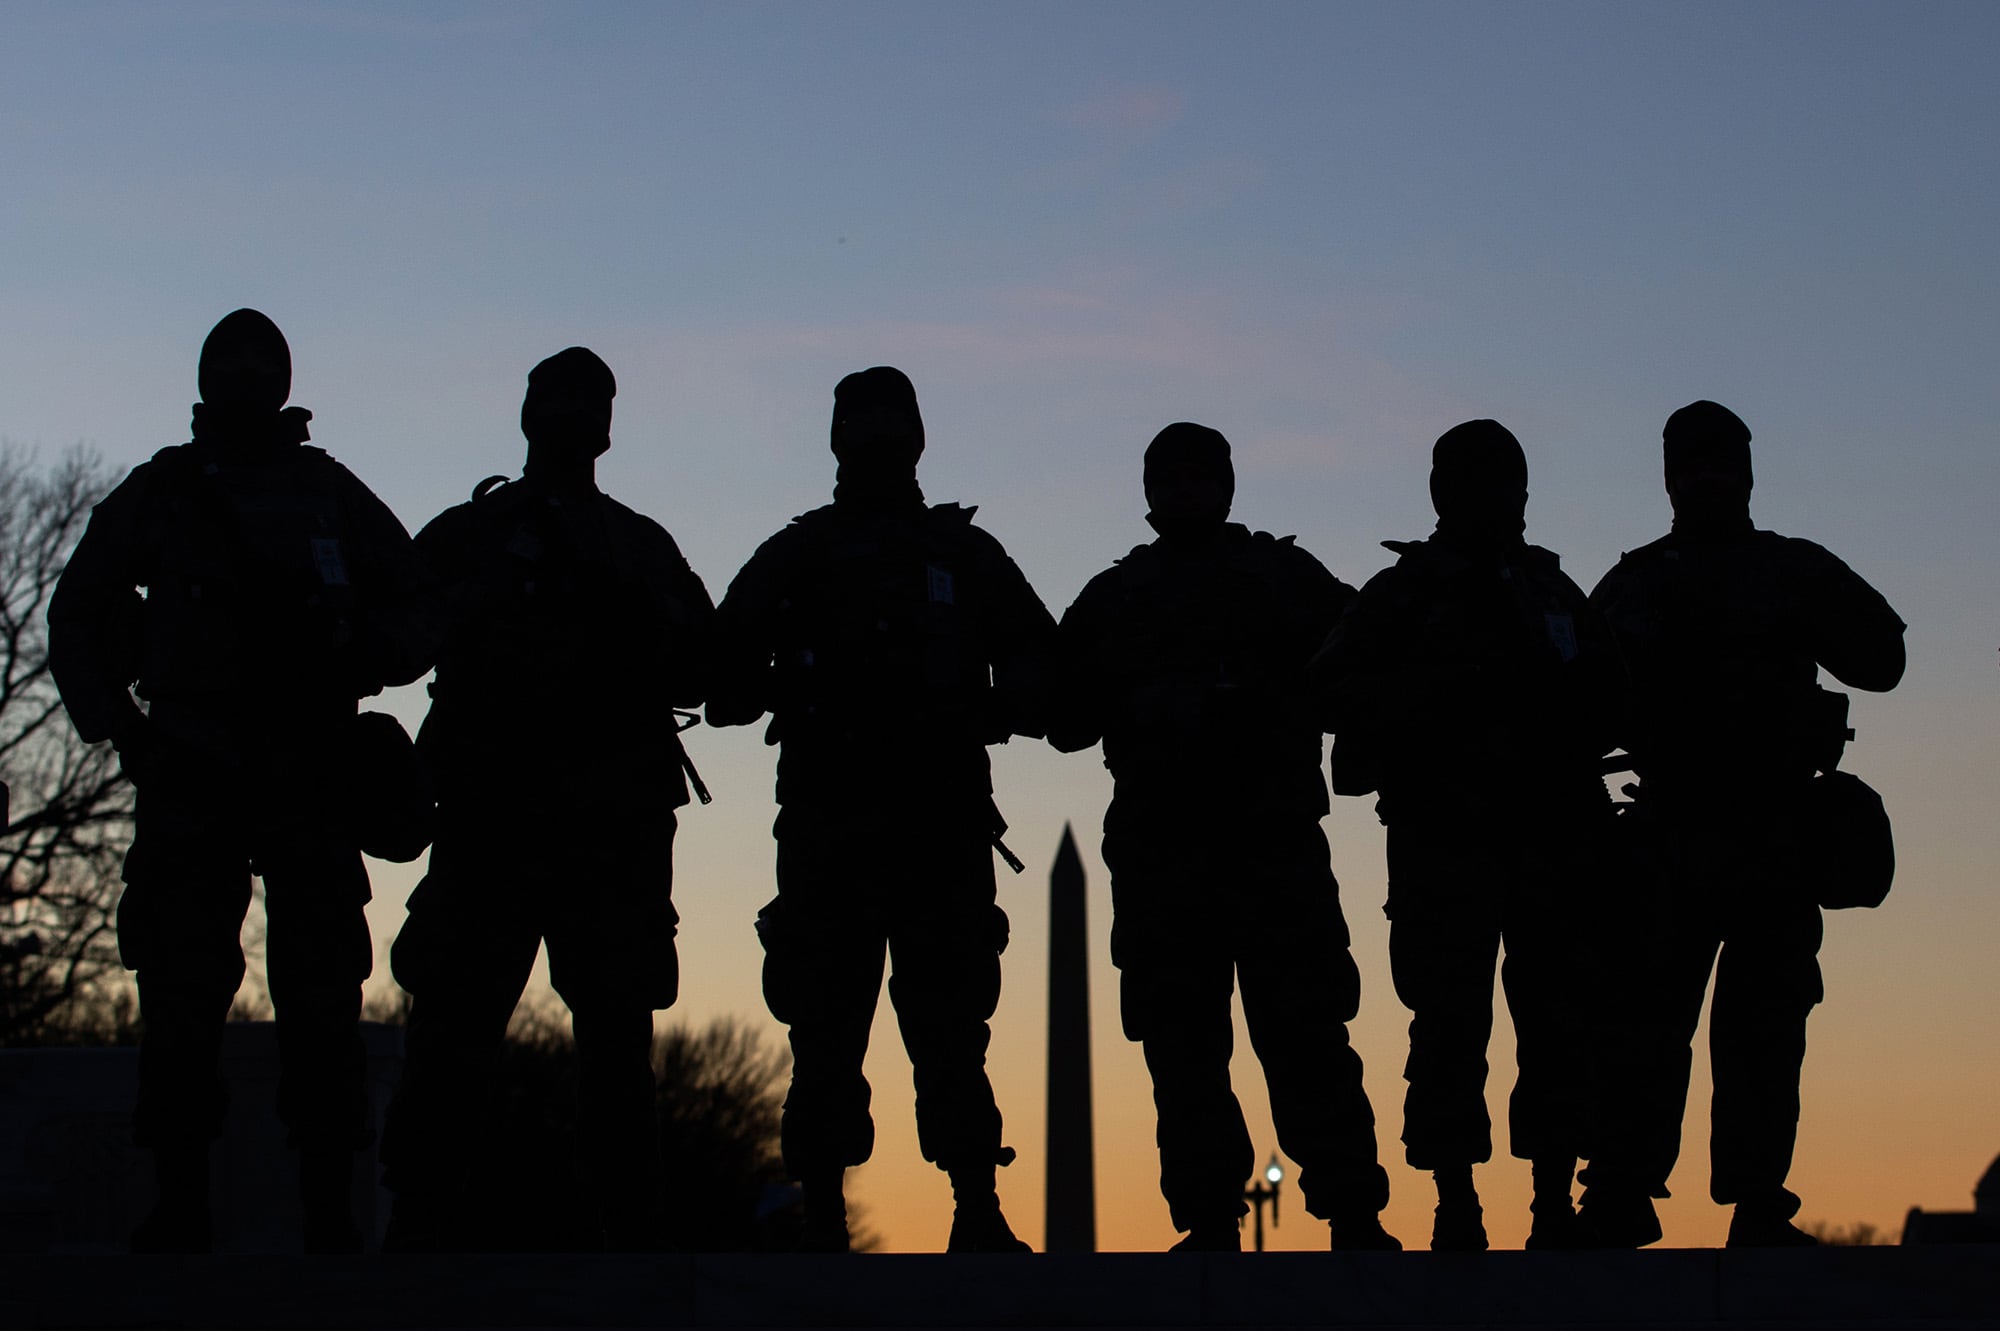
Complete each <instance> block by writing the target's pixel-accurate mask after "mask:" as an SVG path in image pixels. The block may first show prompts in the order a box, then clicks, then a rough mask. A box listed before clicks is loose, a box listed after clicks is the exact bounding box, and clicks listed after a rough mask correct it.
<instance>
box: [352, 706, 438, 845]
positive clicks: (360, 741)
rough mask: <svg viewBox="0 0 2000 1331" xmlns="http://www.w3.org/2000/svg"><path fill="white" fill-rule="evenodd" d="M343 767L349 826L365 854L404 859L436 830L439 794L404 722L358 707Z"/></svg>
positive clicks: (428, 842)
mask: <svg viewBox="0 0 2000 1331" xmlns="http://www.w3.org/2000/svg"><path fill="white" fill-rule="evenodd" d="M346 758H347V764H346V770H345V772H344V773H343V782H342V784H343V787H344V789H345V793H346V800H345V802H346V806H347V808H346V812H347V826H348V831H349V832H350V833H351V834H352V836H353V837H354V842H355V844H356V845H357V846H359V847H360V848H361V851H362V853H363V854H366V855H371V856H373V857H374V858H376V859H378V860H389V861H391V862H392V863H396V864H408V863H409V862H410V861H411V860H414V859H416V858H417V856H419V855H421V854H423V853H424V851H425V850H427V849H429V847H430V844H431V838H432V837H433V836H434V835H435V833H436V831H437V797H436V795H435V793H434V792H433V790H432V787H431V779H430V774H429V773H428V772H426V771H425V770H424V765H423V763H422V761H420V760H419V759H418V757H417V746H416V745H414V744H412V743H411V742H410V736H409V734H408V732H406V731H405V730H404V729H403V724H402V722H400V721H398V720H397V719H396V718H395V717H393V716H390V715H389V714H388V713H387V712H361V713H358V714H357V715H356V716H355V718H354V722H353V725H352V727H351V728H350V729H349V731H348V745H347V754H346Z"/></svg>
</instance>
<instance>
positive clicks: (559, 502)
mask: <svg viewBox="0 0 2000 1331" xmlns="http://www.w3.org/2000/svg"><path fill="white" fill-rule="evenodd" d="M616 392H617V384H616V381H615V380H614V379H613V377H612V374H611V370H610V368H609V367H608V366H606V365H605V363H604V362H603V361H602V360H600V359H599V358H598V357H597V356H596V355H595V354H594V353H592V352H590V351H588V350H586V349H584V348H582V347H571V348H569V349H568V350H566V351H561V352H558V353H557V354H556V355H554V356H551V357H549V358H548V359H547V360H545V361H543V362H541V363H540V364H539V365H537V366H535V368H534V369H533V370H532V371H530V372H529V375H528V391H527V395H526V397H525V399H524V400H523V402H522V404H521V432H522V433H523V434H524V435H526V436H527V440H528V457H527V463H526V466H525V467H524V468H523V470H522V475H521V478H520V479H519V480H516V481H503V480H502V479H501V478H499V477H494V478H492V479H490V480H488V481H485V482H482V483H481V484H480V485H479V487H478V488H477V490H475V491H474V495H473V498H472V500H471V502H469V503H465V504H460V505H458V506H457V507H455V508H450V509H447V510H446V511H445V512H443V513H441V514H439V515H438V517H437V518H435V519H434V520H433V521H432V522H431V523H430V524H429V525H428V526H426V527H425V528H424V529H423V530H422V531H421V532H419V533H418V535H417V548H418V551H419V552H420V553H421V554H422V555H423V556H424V558H425V561H426V564H427V565H428V567H429V570H430V572H431V575H432V576H433V578H434V579H435V580H436V582H437V583H438V585H439V588H440V592H441V595H442V598H443V604H444V606H445V611H444V629H445V632H444V643H443V647H442V650H441V652H440V654H439V658H438V668H437V678H436V680H435V682H433V683H432V685H431V696H432V703H431V711H430V715H429V717H428V718H427V719H426V720H425V722H424V727H423V730H422V732H421V734H420V735H419V737H418V743H419V747H420V749H421V750H422V752H423V755H424V757H425V759H426V762H427V764H428V766H429V768H430V770H431V772H432V774H433V778H434V780H435V782H436V787H437V795H438V816H439V827H438V833H437V844H436V846H435V848H434V849H433V850H432V852H431V859H430V872H429V873H428V875H427V876H426V877H425V878H424V880H423V882H421V883H420V884H418V886H417V889H416V891H415V892H414V893H413V894H412V895H411V898H410V906H409V910H410V914H409V918H408V920H407V921H406V922H405V924H404V926H403V930H402V932H401V933H400V934H399V935H398V936H397V939H396V943H395V948H394V951H393V953H392V962H393V966H394V970H395V975H396V980H397V982H398V983H399V984H401V985H402V986H403V988H404V989H406V990H408V991H409V993H410V994H411V995H412V998H413V1003H412V1006H411V1009H410V1025H409V1062H408V1065H407V1068H406V1070H405V1072H404V1074H403V1081H402V1084H401V1087H400V1089H399V1093H398V1097H397V1101H396V1104H395V1107H394V1109H393V1110H392V1112H391V1115H390V1122H389V1129H388V1134H387V1138H386V1140H385V1142H384V1144H383V1154H384V1161H385V1164H386V1166H387V1169H386V1178H387V1181H388V1182H389V1185H390V1186H391V1188H392V1189H393V1190H394V1191H395V1193H396V1209H395V1218H394V1223H393V1226H392V1229H391V1235H390V1237H391V1241H392V1243H393V1244H394V1245H395V1246H397V1247H402V1248H406V1249H422V1248H433V1249H435V1248H482V1247H495V1246H504V1245H505V1243H506V1242H507V1239H506V1237H505V1231H506V1230H507V1228H508V1227H509V1224H510V1219H509V1217H510V1207H509V1198H508V1193H509V1192H510V1188H509V1183H510V1180H511V1179H512V1178H513V1177H514V1176H515V1175H517V1174H518V1173H519V1172H521V1171H524V1170H530V1169H538V1168H544V1167H546V1164H547V1162H543V1161H534V1160H528V1159H524V1158H521V1157H520V1156H519V1154H518V1153H517V1152H516V1151H514V1149H513V1147H512V1145H511V1144H510V1143H508V1142H504V1141H497V1140H494V1139H493V1134H492V1114H491V1104H492V1100H493V1097H494V1096H495V1095H496V1094H497V1093H498V1085H499V1063H500V1058H501V1053H502V1046H503V1040H504V1037H505V1035H506V1030H507V1022H508V1018H509V1017H510V1015H511V1014H512V1013H513V1011H514V1007H515V1004H516V1002H517V1001H518V1000H519V999H520V997H521V993H522V990H523V988H524V987H525V986H526V984H527V982H528V976H529V972H530V970H531V969H532V968H533V966H534V963H535V955H536V952H537V950H538V948H540V947H541V945H542V944H544V943H546V944H547V946H548V955H549V979H550V983H551V984H552V985H553V987H554V988H555V991H556V993H557V994H558V995H560V996H561V997H562V999H563V1001H564V1002H565V1003H566V1004H568V1006H569V1009H570V1017H571V1023H572V1029H573V1031H574V1034H575V1039H576V1050H577V1106H578V1131H577V1141H578V1147H579V1150H578V1161H579V1165H580V1168H581V1171H582V1174H583V1184H584V1191H585V1194H586V1197H587V1205H588V1211H589V1213H588V1214H587V1215H585V1216H584V1217H582V1220H581V1224H582V1226H583V1229H584V1233H583V1234H582V1236H581V1239H582V1241H583V1242H584V1243H586V1244H587V1245H590V1246H609V1247H613V1248H621V1249H632V1248H646V1247H651V1246H654V1245H655V1243H656V1242H657V1240H658V1230H657V1225H658V1221H659V1215H658V1210H657V1200H658V1199H657V1178H656V1173H657V1157H658V1131H657V1128H656V1126H655V1123H654V1114H653V1107H654V1098H655V1087H654V1077H653V1065H652V1047H653V1013H654V1012H655V1011H658V1010H660V1009H663V1008H667V1007H670V1006H672V1004H673V1002H674V999H675V997H676V995H677V993H678V989H679V965H678V960H677V956H676V953H675V944H674V937H675V932H676V925H677V922H678V919H679V917H678V916H677V914H676V913H675V911H674V905H673V841H674V831H675V827H676V814H675V810H676V809H678V808H679V807H680V806H682V805H684V804H686V803H687V802H688V780H687V778H686V776H685V775H684V765H685V752H684V750H683V748H682V745H681V740H680V737H679V735H678V733H677V721H676V717H675V713H674V711H673V710H672V709H673V708H674V707H677V706H678V707H695V706H698V705H699V704H700V703H701V702H702V700H703V698H704V696H705V692H706V687H707V684H706V681H707V677H708V669H709V661H710V658H711V654H712V645H713V644H712V638H713V623H714V613H715V612H714V609H713V607H712V606H711V604H710V602H709V599H708V593H707V591H706V590H704V589H703V587H702V584H701V580H700V579H699V578H697V577H696V576H695V574H694V572H693V571H692V570H691V569H690V568H689V567H688V563H687V560H686V559H684V558H683V557H682V555H681V552H680V549H679V547H678V546H676V545H675V543H674V539H673V537H671V536H669V535H668V534H667V532H666V530H665V529H664V528H662V527H661V526H660V524H659V523H657V522H655V521H653V520H652V519H651V518H648V517H645V516H644V515H642V514H640V513H637V512H634V511H633V510H632V509H630V508H627V507H626V506H625V505H623V504H621V503H619V502H618V501H617V500H615V499H613V498H611V497H610V496H609V495H607V494H605V493H604V492H603V491H602V490H600V489H599V488H598V486H597V479H596V459H597V458H598V457H599V456H600V455H602V454H603V453H604V452H605V450H607V449H608V448H609V447H610V446H611V404H612V398H613V396H614V395H615V394H616Z"/></svg>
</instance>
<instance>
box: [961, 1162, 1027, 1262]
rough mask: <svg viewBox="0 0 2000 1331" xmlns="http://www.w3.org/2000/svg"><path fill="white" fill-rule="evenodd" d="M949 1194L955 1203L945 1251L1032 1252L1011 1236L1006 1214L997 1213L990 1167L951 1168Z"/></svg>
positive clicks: (996, 1196) (996, 1197) (996, 1194)
mask: <svg viewBox="0 0 2000 1331" xmlns="http://www.w3.org/2000/svg"><path fill="white" fill-rule="evenodd" d="M950 1172H951V1195H952V1200H953V1201H954V1202H955V1203H956V1207H955V1209H954V1210H953V1211H952V1216H951V1237H950V1238H949V1239H947V1240H946V1241H945V1246H944V1250H945V1251H946V1252H1033V1251H1034V1249H1033V1248H1031V1247H1029V1246H1028V1245H1027V1244H1026V1243H1024V1242H1023V1241H1022V1240H1020V1239H1018V1238H1016V1237H1014V1231H1013V1230H1012V1229H1010V1228H1008V1226H1007V1217H1006V1216H1004V1215H1002V1214H1000V1195H999V1193H998V1192H997V1191H996V1190H995V1188H994V1185H993V1166H992V1165H986V1166H983V1167H981V1168H977V1169H954V1170H952V1171H950Z"/></svg>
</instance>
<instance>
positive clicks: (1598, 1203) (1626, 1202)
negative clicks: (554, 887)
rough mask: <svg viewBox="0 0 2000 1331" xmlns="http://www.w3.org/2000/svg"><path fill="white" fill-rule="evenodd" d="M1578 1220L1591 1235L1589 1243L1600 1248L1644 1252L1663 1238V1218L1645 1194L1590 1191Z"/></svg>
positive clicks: (1595, 1188) (1595, 1187) (1601, 1189)
mask: <svg viewBox="0 0 2000 1331" xmlns="http://www.w3.org/2000/svg"><path fill="white" fill-rule="evenodd" d="M1593 1168H1594V1166H1593ZM1577 1219H1578V1221H1579V1222H1581V1223H1582V1225H1583V1227H1584V1229H1585V1230H1586V1231H1587V1232H1588V1235H1589V1240H1588V1241H1589V1243H1590V1244H1591V1245H1592V1246H1595V1247H1599V1248H1643V1247H1645V1246H1646V1245H1647V1244H1649V1243H1658V1242H1659V1241H1660V1237H1661V1231H1660V1214H1659V1212H1658V1211H1656V1210H1654V1209H1653V1199H1652V1198H1651V1197H1648V1196H1647V1195H1646V1194H1645V1193H1643V1192H1637V1191H1626V1190H1623V1189H1614V1188H1606V1187H1603V1186H1601V1185H1593V1186H1591V1187H1587V1188H1585V1189H1584V1190H1583V1203H1582V1205H1581V1206H1579V1207H1578V1208H1577Z"/></svg>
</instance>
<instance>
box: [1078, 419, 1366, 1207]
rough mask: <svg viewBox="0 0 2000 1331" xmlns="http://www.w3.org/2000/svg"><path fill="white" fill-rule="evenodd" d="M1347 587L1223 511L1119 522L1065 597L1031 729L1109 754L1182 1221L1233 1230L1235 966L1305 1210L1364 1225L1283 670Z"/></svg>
mask: <svg viewBox="0 0 2000 1331" xmlns="http://www.w3.org/2000/svg"><path fill="white" fill-rule="evenodd" d="M1179 428H1180V429H1181V430H1182V431H1183V432H1185V433H1186V434H1187V435H1188V436H1190V437H1192V435H1193V431H1192V430H1191V429H1190V428H1189V427H1185V426H1183V427H1179ZM1211 433H1212V432H1211ZM1163 437H1170V436H1167V435H1164V434H1163ZM1219 441H1220V436H1219V435H1216V436H1214V439H1213V441H1211V443H1212V444H1214V443H1219ZM1194 446H1195V447H1199V446H1200V440H1199V439H1197V440H1196V443H1195V445H1194ZM1353 595H1354V591H1353V589H1352V588H1350V587H1348V586H1346V585H1345V584H1344V583H1342V582H1340V581H1339V580H1338V579H1336V578H1335V577H1334V576H1333V575H1332V574H1330V573H1328V572H1327V571H1326V569H1325V568H1324V567H1322V566H1321V565H1320V563H1319V561H1318V560H1316V559H1314V558H1313V557H1312V556H1311V555H1309V554H1307V553H1306V552H1305V551H1303V550H1301V549H1299V548H1298V547H1297V546H1295V545H1294V544H1292V538H1290V537H1283V538H1278V537H1273V536H1272V535H1270V534H1269V533H1268V532H1252V531H1250V530H1249V529H1248V528H1246V527H1244V526H1242V525H1241V524H1237V523H1229V524H1226V525H1221V526H1218V527H1217V528H1215V529H1214V530H1213V532H1212V533H1204V534H1203V538H1202V539H1197V540H1191V541H1175V540H1169V539H1166V538H1163V539H1161V540H1159V541H1155V542H1153V543H1151V544H1148V545H1142V546H1139V547H1138V548H1136V549H1134V550H1133V551H1132V553H1131V554H1129V555H1128V556H1126V557H1125V558H1124V559H1122V560H1120V561H1119V562H1118V563H1117V564H1115V565H1114V566H1113V567H1111V568H1109V569H1107V570H1105V571H1104V572H1103V573H1100V574H1098V575H1097V576H1096V577H1095V578H1093V579H1091V581H1090V583H1089V584H1088V585H1087V586H1085V588H1084V590H1083V592H1082V594H1081V595H1080V596H1078V597H1077V600H1076V603H1075V604H1074V605H1072V606H1071V607H1070V608H1069V610H1068V612H1067V613H1065V614H1064V616H1063V620H1062V628H1061V635H1060V643H1061V654H1060V660H1061V662H1062V669H1061V673H1060V678H1061V680H1062V686H1061V689H1060V692H1059V702H1058V706H1057V709H1056V716H1057V718H1058V719H1057V721H1056V723H1055V724H1054V725H1053V726H1052V728H1051V731H1050V739H1051V741H1052V742H1054V743H1055V744H1056V746H1057V747H1058V748H1061V749H1064V750H1074V749H1081V748H1084V747H1087V746H1089V745H1090V744H1093V743H1095V742H1097V741H1098V740H1099V739H1100V738H1101V739H1102V740H1103V745H1104V762H1105V765H1106V766H1107V767H1108V768H1110V769H1111V772H1112V774H1113V776H1114V777H1115V778H1116V782H1117V786H1116V794H1115V796H1114V798H1113V800H1112V803H1111V806H1110V808H1109V809H1108V810H1107V811H1106V813H1105V818H1104V859H1105V863H1106V864H1107V865H1108V866H1109V867H1110V870H1111V892H1112V902H1113V911H1114V918H1113V923H1112V942H1111V952H1112V961H1113V963H1114V964H1115V965H1116V966H1117V967H1118V969H1119V995H1120V1004H1121V1012H1122V1018H1123V1025H1124V1030H1125V1035H1126V1038H1128V1039H1130V1040H1133V1041H1136V1042H1138V1043H1139V1044H1140V1045H1141V1046H1142V1047H1143V1049H1144V1052H1145V1057H1146V1066H1147V1069H1148V1071H1149V1072H1150V1073H1151V1075H1152V1078H1153V1099H1154V1103H1155V1105H1156V1106H1157V1108H1158V1112H1159V1146H1160V1186H1161V1191H1162V1192H1163V1193H1164V1194H1165V1196H1166V1199H1167V1203H1168V1207H1169V1209H1170V1211H1171V1213H1172V1218H1173V1223H1174V1226H1175V1227H1176V1228H1177V1229H1181V1230H1185V1231H1189V1232H1190V1233H1191V1235H1193V1236H1194V1238H1193V1239H1192V1240H1191V1241H1192V1242H1196V1243H1200V1242H1204V1241H1206V1239H1207V1236H1208V1235H1210V1234H1211V1233H1217V1232H1220V1233H1224V1234H1226V1233H1228V1232H1230V1231H1233V1229H1234V1227H1235V1224H1236V1220H1237V1218H1238V1217H1239V1216H1241V1215H1242V1214H1243V1212H1244V1210H1245V1207H1244V1203H1243V1185H1244V1180H1245V1179H1246V1178H1247V1177H1248V1176H1249V1175H1250V1173H1251V1170H1252V1168H1253V1166H1254V1164H1255V1159H1254V1156H1253V1152H1252V1147H1251V1142H1250V1137H1249V1134H1248V1132H1247V1131H1246V1129H1245V1126H1244V1122H1243V1114H1242V1110H1241V1108H1240V1107H1239V1105H1238V1103H1237V1100H1236V1096H1235V1093H1234V1092H1233V1091H1232V1089H1231V1087H1230V1080H1229V1059H1230V1052H1231V1044H1232V1042H1233V1038H1234V1035H1233V1022H1232V1018H1231V1016H1230V995H1231V993H1232V992H1233V990H1234V989H1235V986H1236V983H1237V982H1238V980H1240V981H1241V984H1242V989H1243V1010H1244V1017H1245V1020H1246V1022H1247V1023H1248V1026H1249V1031H1250V1039H1251V1044H1252V1046H1253V1047H1254V1048H1255V1050H1256V1051H1257V1055H1258V1058H1259V1060H1260V1061H1261V1062H1262V1063H1263V1066H1264V1074H1265V1079H1266V1082H1267V1084H1268V1086H1269V1090H1270V1097H1271V1112H1272V1117H1273V1119H1274V1121H1275V1123H1276V1126H1277V1131H1278V1142H1279V1145H1280V1146H1281V1147H1282V1148H1283V1149H1284V1151H1285V1153H1286V1154H1287V1155H1289V1156H1290V1157H1291V1158H1292V1159H1293V1160H1294V1161H1296V1162H1297V1163H1298V1164H1299V1166H1300V1167H1301V1173H1300V1178H1299V1186H1300V1189H1301V1191H1302V1192H1303V1194H1304V1197H1305V1206H1306V1209H1307V1211H1308V1212H1310V1213H1311V1214H1313V1215H1316V1216H1320V1217H1324V1218H1334V1219H1341V1218H1346V1217H1352V1216H1362V1217H1365V1218H1366V1222H1367V1224H1368V1225H1370V1226H1373V1225H1374V1216H1375V1214H1376V1212H1378V1211H1380V1210H1381V1209H1382V1207H1383V1206H1384V1205H1385V1204H1386V1203H1387V1201H1388V1179H1387V1176H1386V1175H1385V1174H1384V1172H1383V1170H1382V1168H1381V1166H1380V1165H1379V1164H1378V1163H1377V1160H1376V1148H1375V1120H1374V1114H1373V1112H1372V1110H1371V1109H1370V1107H1369V1104H1368V1099H1367V1095H1366V1093H1365V1091H1364V1090H1363V1088H1362V1077H1361V1072H1362V1070H1361V1060H1360V1057H1359V1055H1357V1054H1356V1053H1355V1052H1354V1050H1353V1049H1352V1048H1351V1047H1350V1046H1349V1044H1348V1042H1347V1023H1348V1022H1349V1021H1351V1020H1353V1018H1354V1016H1355V1013H1356V1011H1357V1009H1358V1006H1359V1003H1360V988H1361V986H1360V974H1359V972H1358V971H1357V969H1356V967H1355V964H1354V960H1353V958H1352V956H1351V955H1350V953H1349V951H1348V932H1347V923H1346V921H1345V920H1344V919H1343V918H1342V915H1341V910H1340V889H1339V886H1338V884H1337V883H1336V882H1335V881H1334V876H1333V872H1332V870H1331V868H1330V867H1329V864H1328V852H1327V843H1326V837H1325V834H1324V833H1323V832H1322V831H1321V830H1320V827H1319V820H1320V819H1321V818H1322V817H1323V816H1325V814H1326V812H1327V808H1328V806H1327V795H1326V784H1325V781H1324V779H1323V778H1322V777H1321V775H1320V770H1319V760H1320V749H1321V742H1320V730H1319V726H1318V724H1317V722H1316V721H1315V720H1314V718H1313V716H1312V714H1311V709H1310V707H1309V706H1308V704H1307V702H1306V699H1305V697H1304V694H1303V684H1304V672H1305V664H1306V662H1307V660H1308V659H1309V658H1310V657H1311V654H1312V652H1313V649H1314V648H1315V647H1316V646H1318V644H1319V643H1320V641H1321V640H1322V639H1323V638H1324V637H1325V635H1326V633H1327V631H1328V629H1329V628H1331V626H1332V625H1333V623H1334V621H1335V620H1336V619H1337V618H1338V617H1339V615H1340V613H1341V611H1342V609H1343V608H1344V607H1345V606H1346V605H1347V603H1348V602H1349V601H1350V600H1351V599H1352V598H1353ZM1224 1246H1228V1243H1227V1242H1226V1241H1225V1242H1224Z"/></svg>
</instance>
